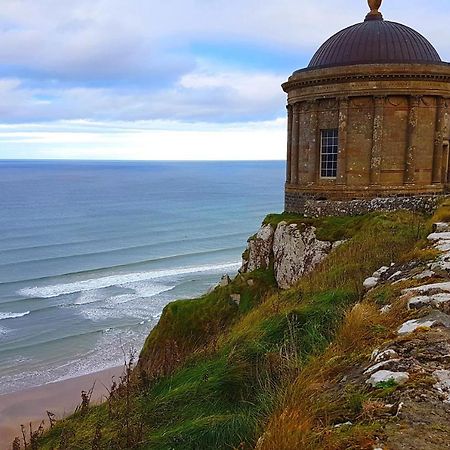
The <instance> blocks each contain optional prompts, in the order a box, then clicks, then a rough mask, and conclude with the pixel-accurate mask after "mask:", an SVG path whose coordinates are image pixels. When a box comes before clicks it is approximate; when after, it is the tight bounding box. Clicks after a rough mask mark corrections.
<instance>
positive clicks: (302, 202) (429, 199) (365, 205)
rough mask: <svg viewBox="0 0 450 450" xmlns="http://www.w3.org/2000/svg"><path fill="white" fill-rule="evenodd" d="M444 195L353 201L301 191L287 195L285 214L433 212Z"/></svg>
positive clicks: (325, 214)
mask: <svg viewBox="0 0 450 450" xmlns="http://www.w3.org/2000/svg"><path fill="white" fill-rule="evenodd" d="M444 197H446V195H445V194H434V195H405V196H392V197H376V198H361V199H353V200H317V199H315V198H313V197H311V196H309V195H307V194H306V195H305V194H302V193H299V192H286V193H285V211H286V212H291V213H297V214H303V215H304V216H305V217H321V216H358V215H362V214H367V213H369V212H374V211H398V210H401V209H403V210H409V211H420V212H424V213H432V212H433V211H434V209H435V208H436V207H437V205H438V203H439V201H440V200H442V199H443V198H444Z"/></svg>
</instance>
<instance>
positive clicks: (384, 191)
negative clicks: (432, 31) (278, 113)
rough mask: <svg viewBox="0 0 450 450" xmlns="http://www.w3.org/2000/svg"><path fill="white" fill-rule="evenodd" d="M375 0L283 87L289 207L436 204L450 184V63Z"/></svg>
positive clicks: (337, 210) (323, 209)
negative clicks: (384, 12) (387, 17)
mask: <svg viewBox="0 0 450 450" xmlns="http://www.w3.org/2000/svg"><path fill="white" fill-rule="evenodd" d="M368 3H369V6H370V9H371V10H370V12H369V13H368V14H367V16H366V18H365V21H364V22H362V23H358V24H355V25H353V26H350V27H348V28H345V29H344V30H342V31H340V32H338V33H337V34H335V35H334V36H332V37H331V38H330V39H328V40H327V41H326V42H325V43H324V44H323V45H322V46H321V47H320V48H319V50H317V52H316V54H315V55H314V56H313V58H312V59H311V62H310V63H309V65H308V67H307V68H304V69H301V70H297V71H296V72H294V73H293V75H292V76H291V77H290V78H289V80H288V81H287V82H286V83H284V84H283V90H284V91H285V92H286V93H287V94H288V106H287V109H288V157H287V177H286V178H287V179H286V188H285V204H286V206H285V209H286V210H287V211H291V212H301V213H305V214H308V215H320V214H352V213H353V214H357V213H361V212H366V211H370V210H375V209H388V210H389V209H396V208H400V207H405V208H422V207H424V208H426V207H428V206H430V205H431V204H432V203H433V202H435V200H436V198H437V197H438V196H439V195H442V194H444V193H445V192H446V190H447V188H448V187H449V186H450V175H449V129H450V127H449V125H450V124H449V120H450V116H449V108H450V64H448V63H445V62H443V61H442V60H441V58H440V57H439V55H438V53H437V51H436V50H435V49H434V47H433V46H432V45H431V44H430V42H428V41H427V39H425V38H424V37H423V36H422V35H421V34H419V33H418V32H417V31H415V30H413V29H411V28H409V27H407V26H405V25H402V24H399V23H396V22H389V21H387V20H384V19H383V16H382V14H381V13H380V12H379V8H380V6H381V0H369V2H368Z"/></svg>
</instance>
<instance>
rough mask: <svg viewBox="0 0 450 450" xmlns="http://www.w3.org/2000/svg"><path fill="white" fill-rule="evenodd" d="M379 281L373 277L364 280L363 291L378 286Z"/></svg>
mask: <svg viewBox="0 0 450 450" xmlns="http://www.w3.org/2000/svg"><path fill="white" fill-rule="evenodd" d="M379 280H380V279H379V278H375V277H369V278H366V279H365V280H364V283H363V287H364V289H372V288H374V287H375V286H376V285H377V284H378V281H379Z"/></svg>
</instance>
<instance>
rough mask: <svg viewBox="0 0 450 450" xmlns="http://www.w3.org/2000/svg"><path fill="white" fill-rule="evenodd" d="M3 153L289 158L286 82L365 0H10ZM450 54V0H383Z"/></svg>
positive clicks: (3, 19) (2, 56)
mask: <svg viewBox="0 0 450 450" xmlns="http://www.w3.org/2000/svg"><path fill="white" fill-rule="evenodd" d="M0 2H1V8H0V99H1V100H0V158H81V159H86V158H88V159H283V158H284V153H285V95H284V93H283V92H282V90H281V88H280V84H281V83H282V82H283V81H285V80H286V79H287V77H288V76H289V75H290V74H291V73H292V72H293V71H294V70H296V69H298V68H301V67H303V66H305V65H307V64H308V61H309V59H310V58H311V56H312V54H313V53H314V51H315V50H316V49H317V48H318V46H320V44H321V43H322V42H323V41H324V40H325V39H326V38H328V37H329V36H330V35H331V34H334V33H335V32H336V31H338V30H340V29H341V28H343V27H346V26H348V25H351V24H353V23H356V22H359V21H361V20H362V19H363V18H364V15H365V14H366V12H367V3H366V1H365V0H346V1H345V2H343V1H341V2H337V1H336V0H321V1H320V2H317V1H312V0H311V1H310V0H307V1H306V0H303V1H302V0H296V1H294V0H277V1H264V0H259V1H256V0H241V1H234V0H227V1H225V0H167V1H165V2H161V1H160V0H158V1H156V0H127V1H125V0H77V1H75V2H74V1H68V0H39V1H36V0H0ZM382 12H383V14H384V16H385V18H386V19H389V20H393V21H398V22H403V23H406V24H408V25H410V26H412V27H414V28H416V29H417V30H418V31H420V32H421V33H422V34H424V35H425V36H426V37H427V38H429V39H430V41H431V42H432V43H433V44H434V45H435V47H436V49H437V50H438V52H439V53H440V55H441V57H442V58H443V59H444V60H450V31H449V30H448V26H447V24H448V23H450V5H449V4H448V0H430V1H429V2H424V1H418V0H395V1H394V0H385V1H384V2H383V7H382Z"/></svg>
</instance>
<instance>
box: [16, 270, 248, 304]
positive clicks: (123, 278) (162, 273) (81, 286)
mask: <svg viewBox="0 0 450 450" xmlns="http://www.w3.org/2000/svg"><path fill="white" fill-rule="evenodd" d="M239 265H240V264H239V263H228V264H217V265H205V266H196V267H184V268H178V269H167V270H153V271H148V272H135V273H129V274H120V275H110V276H106V277H100V278H94V279H89V280H83V281H76V282H73V283H64V284H57V285H52V286H35V287H29V288H24V289H20V290H19V291H18V294H19V295H22V296H24V297H32V298H52V297H59V296H60V295H67V294H75V293H77V292H86V291H92V290H95V289H104V288H108V287H112V286H120V287H127V285H128V284H130V283H136V282H139V281H149V280H153V279H157V278H165V277H174V276H175V277H176V276H179V275H186V274H191V273H199V272H210V271H216V270H230V269H238V268H239Z"/></svg>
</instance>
